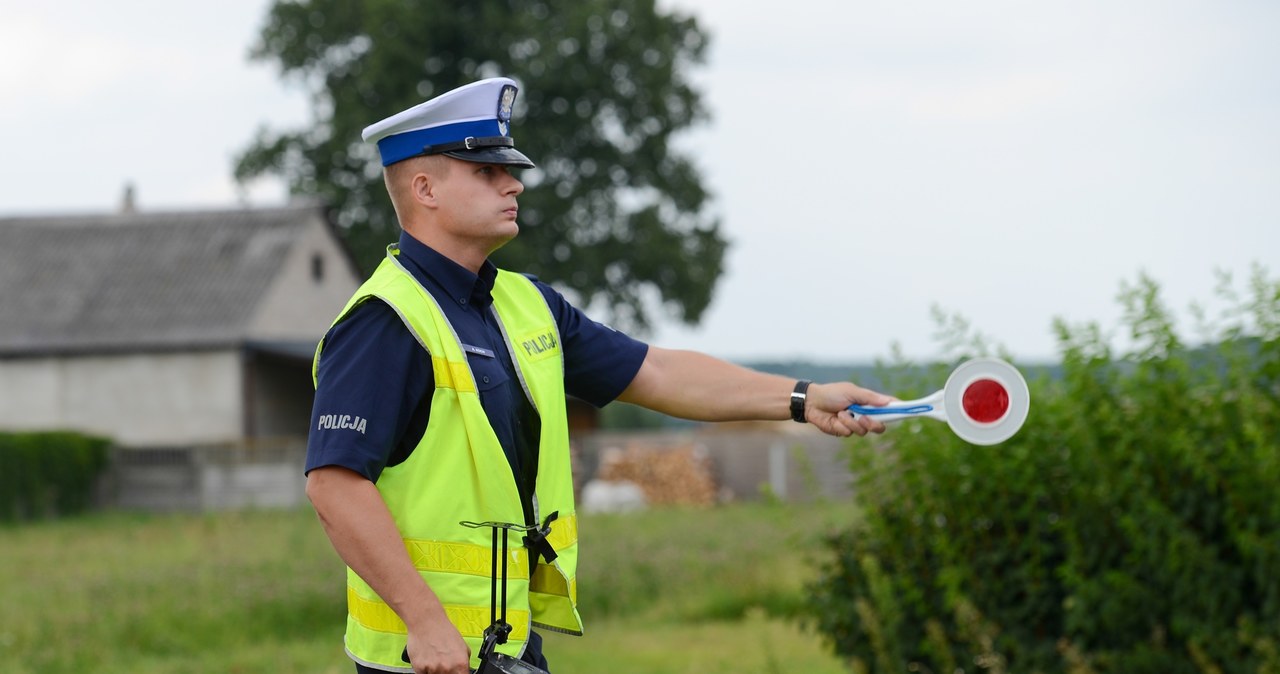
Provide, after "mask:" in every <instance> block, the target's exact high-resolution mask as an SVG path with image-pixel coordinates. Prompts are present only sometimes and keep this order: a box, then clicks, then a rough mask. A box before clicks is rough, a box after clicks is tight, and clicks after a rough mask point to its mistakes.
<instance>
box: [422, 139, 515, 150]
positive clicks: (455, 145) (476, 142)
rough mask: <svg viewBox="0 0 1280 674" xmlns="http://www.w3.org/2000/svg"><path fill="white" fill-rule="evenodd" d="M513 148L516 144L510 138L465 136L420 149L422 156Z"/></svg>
mask: <svg viewBox="0 0 1280 674" xmlns="http://www.w3.org/2000/svg"><path fill="white" fill-rule="evenodd" d="M515 146H516V142H515V140H513V139H512V138H511V137H510V136H487V137H484V138H476V137H475V136H467V137H466V138H463V139H462V140H458V141H454V142H451V143H439V144H437V145H427V146H424V147H423V148H422V154H440V153H441V152H453V151H454V150H480V149H483V148H486V147H515Z"/></svg>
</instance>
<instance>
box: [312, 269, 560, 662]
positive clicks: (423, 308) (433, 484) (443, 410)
mask: <svg viewBox="0 0 1280 674" xmlns="http://www.w3.org/2000/svg"><path fill="white" fill-rule="evenodd" d="M398 252H399V251H398V250H396V247H395V246H392V247H390V248H388V255H387V259H385V260H383V262H382V264H381V265H380V266H379V267H378V269H377V271H375V272H374V274H373V275H372V276H371V277H370V278H369V280H368V281H366V282H365V283H364V284H363V285H362V286H361V287H360V289H359V290H357V291H356V294H355V295H354V296H353V297H352V298H351V301H350V302H348V303H347V306H346V308H344V309H343V311H342V313H341V314H339V316H338V319H337V320H336V321H335V324H336V323H337V322H339V321H342V320H343V319H345V318H346V317H347V315H349V314H350V312H351V311H352V310H353V309H354V308H355V307H357V306H359V305H360V304H361V303H363V302H365V301H368V300H370V299H372V298H376V299H379V300H381V301H383V302H385V303H386V304H387V305H389V306H390V307H391V308H392V309H393V310H394V311H395V312H396V313H397V314H398V315H399V316H400V318H401V320H402V321H403V322H404V324H405V326H406V327H408V329H409V330H410V332H411V333H412V334H413V335H414V336H415V337H416V338H417V340H418V341H419V343H421V344H422V346H423V348H424V349H426V350H427V351H428V352H429V353H430V354H431V362H432V370H433V373H434V376H435V386H436V389H435V392H434V394H433V395H432V396H431V399H430V405H431V414H430V420H429V422H428V425H427V429H426V431H425V432H424V433H423V437H422V439H421V441H420V442H419V444H418V446H417V447H416V448H415V449H414V451H413V452H412V453H411V454H410V455H409V457H408V458H407V459H406V460H405V461H404V462H403V463H400V464H398V465H396V466H391V467H388V468H386V469H385V470H384V471H383V472H382V475H381V477H379V479H378V483H377V487H378V491H379V492H380V493H381V495H382V498H383V500H384V501H385V502H386V503H387V507H388V509H389V510H390V511H391V513H392V517H393V518H394V519H395V521H396V526H397V527H398V528H399V530H400V533H401V536H402V537H403V538H404V539H405V549H406V551H407V552H408V554H409V558H410V560H412V561H413V564H414V566H415V567H416V568H417V569H418V571H419V573H420V574H421V575H422V577H423V579H424V580H425V581H426V582H427V584H428V586H430V587H431V589H432V591H433V592H435V594H436V596H437V597H439V599H440V602H441V603H442V604H443V605H445V607H446V611H447V613H448V615H449V618H450V620H451V621H452V622H453V623H454V625H455V626H457V627H458V628H459V632H461V633H462V635H463V638H464V639H465V640H466V641H467V644H468V646H470V647H471V652H472V654H473V656H475V655H477V654H478V653H479V650H480V644H481V640H482V638H483V631H484V628H486V627H488V626H489V616H490V571H491V568H492V567H491V557H490V554H491V552H490V550H491V542H492V538H491V537H492V533H491V531H490V530H488V529H468V528H466V527H463V526H461V525H460V524H459V523H460V522H461V521H464V520H467V521H477V522H480V521H502V522H523V521H524V517H525V515H524V510H523V507H522V506H521V504H520V497H519V493H518V490H517V489H516V485H515V478H514V476H513V474H512V471H511V467H510V464H509V463H508V461H507V459H506V455H505V453H504V452H503V450H502V446H501V444H500V443H499V442H498V439H497V436H496V435H495V434H494V431H493V428H492V426H491V425H490V424H489V422H488V418H487V417H486V416H485V414H484V409H483V407H482V406H481V405H480V399H479V394H478V392H477V390H476V384H475V377H474V376H473V374H472V372H471V368H470V365H469V362H468V360H467V356H466V354H465V353H464V352H463V350H462V346H461V342H460V340H459V339H458V337H457V334H456V332H455V331H454V329H453V326H452V325H451V324H450V323H449V321H448V319H447V318H446V317H445V315H444V312H443V311H442V310H441V309H440V307H439V305H438V304H437V303H436V301H435V299H434V298H433V297H431V295H430V294H429V293H428V292H427V291H426V290H425V289H423V288H422V286H420V285H419V284H418V283H417V281H416V280H414V279H413V277H412V275H410V274H409V272H408V271H406V270H405V269H404V268H403V267H401V266H400V264H399V260H398V259H396V256H397V255H398ZM493 298H494V303H493V310H494V312H495V314H496V315H497V318H498V321H497V322H498V325H499V326H500V327H501V329H502V333H503V338H504V340H505V342H506V351H508V352H509V353H508V354H503V353H499V354H498V355H499V357H504V356H505V357H509V358H512V359H513V360H514V361H515V363H516V375H517V376H518V377H519V379H520V383H521V385H522V387H523V388H524V390H525V393H526V395H528V397H529V399H530V401H531V402H532V403H533V406H534V408H535V409H536V410H537V411H538V414H539V415H540V416H541V420H542V424H541V427H542V435H541V437H540V438H539V456H538V472H537V487H536V494H535V501H534V507H535V515H536V516H537V517H539V518H544V517H546V515H549V514H550V513H552V512H558V513H559V515H558V516H557V518H556V519H555V520H553V521H552V522H551V531H550V533H549V535H548V536H547V540H548V541H549V542H550V543H551V545H552V547H553V548H554V549H555V550H556V553H557V558H556V560H555V561H554V562H552V563H551V564H548V563H546V561H545V560H543V559H541V558H539V559H538V563H537V564H536V566H535V568H534V571H533V573H532V574H530V573H529V554H531V553H530V551H529V550H527V549H525V548H524V547H522V546H521V540H520V535H519V534H514V535H513V536H512V539H511V548H510V558H509V559H508V560H507V622H508V623H510V624H511V625H512V626H513V628H514V629H513V632H512V634H511V637H510V638H509V640H508V642H507V644H505V645H504V646H501V647H499V650H500V651H501V652H504V653H507V654H509V655H512V656H518V655H519V654H520V653H522V652H523V649H524V644H525V642H526V640H527V639H528V632H529V628H530V627H531V626H537V627H539V628H543V629H548V630H553V631H557V632H565V633H569V634H581V633H582V621H581V618H580V617H579V615H578V611H577V607H576V602H577V556H578V554H577V553H578V525H577V517H576V514H575V510H574V503H573V479H572V471H571V468H570V465H569V443H568V415H567V413H566V411H565V394H564V361H563V357H562V354H561V351H560V335H559V331H558V328H557V326H556V323H555V319H554V317H553V316H552V315H551V312H550V310H549V309H548V308H547V305H546V301H545V300H544V299H543V297H542V294H541V292H540V291H539V290H538V289H537V287H536V286H534V285H533V284H532V283H531V282H530V281H529V280H528V279H526V278H524V277H523V276H520V275H517V274H511V273H508V272H502V271H500V272H499V273H498V278H497V279H496V280H495V283H494V288H493ZM323 348H324V343H323V342H321V343H320V344H319V345H318V346H317V348H316V360H315V362H314V363H313V376H314V374H315V372H316V368H318V364H319V357H320V353H321V352H322V350H323ZM539 522H541V519H539ZM347 598H348V617H347V634H346V645H347V651H348V653H349V654H350V655H351V656H352V657H353V658H354V659H356V660H357V661H359V662H363V663H366V664H373V665H376V666H380V667H385V668H389V669H393V670H403V669H404V667H405V664H404V663H403V662H402V661H401V660H400V654H401V652H402V651H403V649H404V645H405V631H404V630H405V628H404V623H403V622H402V621H401V620H400V618H399V617H398V616H396V615H395V613H394V611H392V610H391V608H390V607H389V606H388V605H387V604H386V603H384V602H383V601H382V600H381V599H380V598H379V597H378V595H377V593H376V592H374V591H373V589H372V588H371V587H369V585H368V584H367V583H365V582H364V580H363V579H362V578H360V577H359V576H358V575H357V574H356V573H355V572H354V571H351V570H350V569H348V572H347ZM478 664H479V662H478V660H476V659H475V658H474V657H473V659H472V667H476V666H478Z"/></svg>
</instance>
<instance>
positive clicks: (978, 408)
mask: <svg viewBox="0 0 1280 674" xmlns="http://www.w3.org/2000/svg"><path fill="white" fill-rule="evenodd" d="M960 400H961V404H962V405H963V406H964V413H965V415H966V416H968V417H969V418H970V419H972V420H974V421H976V422H978V423H980V424H990V423H995V422H997V421H999V420H1000V419H1001V418H1002V417H1004V415H1005V413H1006V412H1008V411H1009V392H1008V391H1007V390H1005V387H1004V385H1003V384H1001V383H1000V382H998V381H996V380H994V379H978V380H976V381H974V382H973V383H972V384H969V387H968V388H966V389H965V390H964V395H963V396H962V397H961V399H960Z"/></svg>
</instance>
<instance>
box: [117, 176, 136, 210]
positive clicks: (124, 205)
mask: <svg viewBox="0 0 1280 674" xmlns="http://www.w3.org/2000/svg"><path fill="white" fill-rule="evenodd" d="M120 212H121V213H123V214H125V215H132V214H134V213H137V212H138V204H137V203H136V199H135V198H134V190H133V183H125V184H124V197H123V198H122V199H121V200H120Z"/></svg>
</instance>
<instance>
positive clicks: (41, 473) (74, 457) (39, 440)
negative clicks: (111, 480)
mask: <svg viewBox="0 0 1280 674" xmlns="http://www.w3.org/2000/svg"><path fill="white" fill-rule="evenodd" d="M109 444H110V443H109V442H108V441H107V440H104V439H102V438H96V437H91V436H86V435H80V434H78V433H70V432H45V433H0V522H5V521H16V520H25V519H34V518H39V517H51V516H55V515H67V514H71V513H75V512H80V511H82V510H84V509H86V508H87V507H89V505H91V503H92V499H93V484H94V481H95V480H96V479H97V477H98V475H100V474H101V473H102V471H103V469H105V468H106V466H107V448H108V446H109Z"/></svg>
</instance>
